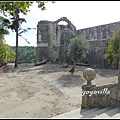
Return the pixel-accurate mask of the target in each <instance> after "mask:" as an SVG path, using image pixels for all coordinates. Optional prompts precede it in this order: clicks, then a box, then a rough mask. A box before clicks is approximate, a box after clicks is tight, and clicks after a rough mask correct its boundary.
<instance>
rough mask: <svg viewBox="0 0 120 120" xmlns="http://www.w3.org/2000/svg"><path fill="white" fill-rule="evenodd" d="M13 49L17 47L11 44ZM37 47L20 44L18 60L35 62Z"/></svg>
mask: <svg viewBox="0 0 120 120" xmlns="http://www.w3.org/2000/svg"><path fill="white" fill-rule="evenodd" d="M10 49H11V50H13V51H15V50H16V47H15V46H11V47H10ZM35 58H36V47H34V46H18V61H19V62H35Z"/></svg>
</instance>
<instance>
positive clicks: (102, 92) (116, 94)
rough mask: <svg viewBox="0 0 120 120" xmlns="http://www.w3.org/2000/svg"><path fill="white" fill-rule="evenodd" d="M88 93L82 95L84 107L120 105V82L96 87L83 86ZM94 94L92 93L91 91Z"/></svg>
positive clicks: (83, 89)
mask: <svg viewBox="0 0 120 120" xmlns="http://www.w3.org/2000/svg"><path fill="white" fill-rule="evenodd" d="M82 91H83V92H84V93H85V92H86V94H83V96H82V105H81V107H82V108H96V107H99V108H105V107H120V90H118V84H109V85H102V86H95V87H87V85H83V86H82ZM90 92H91V93H92V92H93V94H92V95H91V93H90Z"/></svg>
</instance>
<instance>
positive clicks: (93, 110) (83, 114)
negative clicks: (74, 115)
mask: <svg viewBox="0 0 120 120" xmlns="http://www.w3.org/2000/svg"><path fill="white" fill-rule="evenodd" d="M98 110H100V108H93V109H90V110H87V111H84V112H80V118H81V117H83V116H86V115H88V114H91V113H93V112H95V111H98Z"/></svg>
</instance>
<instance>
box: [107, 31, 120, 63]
mask: <svg viewBox="0 0 120 120" xmlns="http://www.w3.org/2000/svg"><path fill="white" fill-rule="evenodd" d="M119 35H120V29H119V30H117V31H116V32H115V33H114V34H113V37H111V39H110V41H109V43H108V50H107V53H106V54H105V59H107V60H108V62H109V63H112V62H113V61H115V62H117V63H118V53H119V39H120V38H119Z"/></svg>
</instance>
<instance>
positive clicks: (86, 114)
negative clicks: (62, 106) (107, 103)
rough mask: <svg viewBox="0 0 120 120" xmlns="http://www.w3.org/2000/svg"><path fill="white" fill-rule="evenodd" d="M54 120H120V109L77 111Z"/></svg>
mask: <svg viewBox="0 0 120 120" xmlns="http://www.w3.org/2000/svg"><path fill="white" fill-rule="evenodd" d="M53 118H77V119H84V118H91V119H94V118H95V119H96V118H120V107H115V108H102V109H100V108H93V109H82V110H80V109H76V110H73V111H71V112H67V113H64V114H61V115H58V116H54V117H53Z"/></svg>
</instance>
